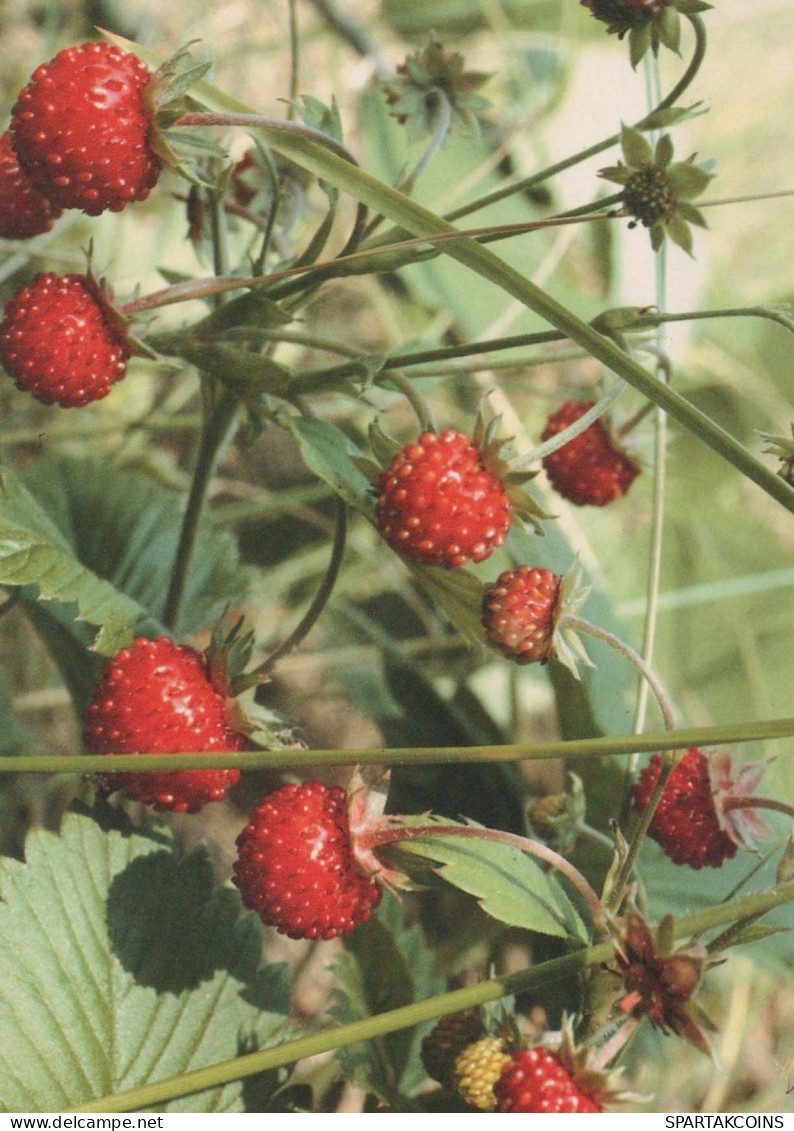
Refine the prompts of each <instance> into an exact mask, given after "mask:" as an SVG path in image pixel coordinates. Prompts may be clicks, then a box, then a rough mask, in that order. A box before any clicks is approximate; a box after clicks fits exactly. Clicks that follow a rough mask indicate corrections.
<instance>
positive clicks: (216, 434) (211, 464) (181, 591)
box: [163, 377, 239, 631]
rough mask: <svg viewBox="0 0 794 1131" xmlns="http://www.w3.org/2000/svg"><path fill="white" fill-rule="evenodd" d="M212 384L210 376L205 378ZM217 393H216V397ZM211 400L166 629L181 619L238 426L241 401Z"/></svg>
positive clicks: (224, 395)
mask: <svg viewBox="0 0 794 1131" xmlns="http://www.w3.org/2000/svg"><path fill="white" fill-rule="evenodd" d="M203 380H204V381H207V382H209V380H210V379H209V378H208V377H204V378H203ZM213 394H215V395H214V396H213ZM208 400H210V401H211V402H212V403H211V404H210V405H208V406H206V407H205V418H204V426H203V429H202V434H201V442H200V444H199V450H198V455H197V458H196V466H195V469H194V471H193V480H192V482H191V485H190V493H189V494H188V500H187V506H186V508H185V514H184V517H183V519H182V529H181V532H180V536H179V545H178V547H177V553H176V558H175V560H174V568H173V570H172V573H171V583H170V586H169V589H168V596H167V598H166V603H165V610H164V612H163V623H164V624H165V626H166V628H168V629H170V630H171V631H173V630H174V629H175V628H176V625H177V621H178V619H179V611H180V608H181V606H182V600H183V598H184V595H185V588H186V586H187V580H188V574H189V570H190V562H191V559H192V557H193V550H194V548H195V545H196V538H197V537H198V531H199V524H200V521H201V515H202V513H203V511H204V505H205V502H206V499H207V492H208V490H209V485H210V482H211V480H212V475H213V472H214V470H215V465H216V463H217V460H218V456H219V455H220V452H221V449H222V447H223V445H224V443H225V442H226V441H227V440H228V438H229V436H230V434H231V431H232V428H233V426H234V421H235V417H236V415H237V409H238V407H239V402H238V400H237V398H236V397H235V396H234V394H233V393H230V392H228V391H227V390H221V391H220V393H218V392H217V390H216V389H214V388H213V389H211V390H210V393H209V394H208Z"/></svg>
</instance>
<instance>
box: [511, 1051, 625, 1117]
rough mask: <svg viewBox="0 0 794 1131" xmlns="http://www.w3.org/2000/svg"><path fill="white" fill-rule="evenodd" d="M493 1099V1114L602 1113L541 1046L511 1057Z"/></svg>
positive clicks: (593, 1101)
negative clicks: (495, 1112)
mask: <svg viewBox="0 0 794 1131" xmlns="http://www.w3.org/2000/svg"><path fill="white" fill-rule="evenodd" d="M494 1096H495V1099H496V1111H497V1112H515V1113H518V1112H523V1113H534V1114H543V1115H559V1114H562V1113H563V1112H578V1113H585V1112H589V1113H594V1112H599V1111H601V1112H602V1111H603V1110H604V1109H603V1107H602V1106H601V1105H600V1104H598V1103H596V1102H595V1100H594V1099H593V1098H592V1097H591V1096H590V1095H588V1094H587V1092H585V1091H583V1090H582V1089H581V1088H580V1087H579V1085H578V1084H577V1082H576V1080H575V1079H574V1077H573V1076H572V1075H571V1073H570V1072H569V1071H568V1069H567V1068H566V1066H565V1065H564V1064H563V1062H562V1060H561V1059H560V1057H559V1056H557V1055H556V1054H555V1053H553V1052H551V1051H550V1050H549V1049H547V1048H544V1047H543V1046H542V1045H537V1046H536V1047H535V1048H531V1049H521V1050H520V1051H519V1052H517V1053H515V1054H514V1055H513V1057H512V1058H511V1059H510V1060H509V1061H508V1063H507V1064H506V1065H505V1067H504V1068H503V1070H502V1074H501V1076H500V1077H499V1079H498V1080H497V1082H496V1083H495V1085H494Z"/></svg>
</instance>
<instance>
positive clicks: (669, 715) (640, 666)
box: [560, 614, 675, 731]
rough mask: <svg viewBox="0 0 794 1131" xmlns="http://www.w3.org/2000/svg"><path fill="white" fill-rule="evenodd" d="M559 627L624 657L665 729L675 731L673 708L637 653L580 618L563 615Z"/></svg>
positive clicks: (663, 690) (602, 629)
mask: <svg viewBox="0 0 794 1131" xmlns="http://www.w3.org/2000/svg"><path fill="white" fill-rule="evenodd" d="M560 625H561V626H562V627H563V628H565V627H566V626H568V627H570V628H572V629H573V630H574V632H585V633H587V635H588V636H592V637H594V638H595V639H596V640H600V641H601V642H602V643H603V644H606V645H608V646H609V647H610V648H614V649H615V651H616V652H620V654H621V656H625V657H626V659H627V660H628V661H629V663H631V664H633V665H634V667H635V668H636V669H637V671H638V672H639V673H640V675H641V676H642V678H643V679H644V680H645V681H646V682H647V684H648V686H649V687H650V689H651V691H653V693H654V695H655V696H656V701H657V703H658V704H659V710H660V711H661V712H662V718H663V719H664V725H665V727H666V729H667V730H668V731H672V730H674V729H675V719H674V716H673V707H672V704H671V703H670V699H669V697H668V694H667V691H666V690H665V687H664V684H663V683H662V681H661V680H660V679H659V677H658V676H657V674H656V672H655V671H654V670H653V668H651V667H650V666H649V665H648V664H647V663H646V662H645V660H644V659H643V658H642V656H640V654H639V653H638V652H635V650H634V649H633V648H631V647H630V646H629V645H628V644H626V643H625V642H624V641H623V640H621V639H620V638H619V637H617V636H615V635H614V633H612V632H607V630H606V629H605V628H599V626H598V625H595V624H591V623H590V621H587V620H583V619H582V618H581V617H572V616H567V615H566V614H563V616H562V618H561V620H560Z"/></svg>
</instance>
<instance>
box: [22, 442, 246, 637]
mask: <svg viewBox="0 0 794 1131" xmlns="http://www.w3.org/2000/svg"><path fill="white" fill-rule="evenodd" d="M20 478H21V479H22V481H23V483H24V485H25V487H26V488H27V489H28V491H29V492H30V493H31V495H33V496H35V500H36V503H37V505H38V506H39V507H40V508H41V510H43V511H44V512H46V518H47V521H48V522H50V523H51V524H54V525H55V526H56V527H57V530H58V533H59V534H60V536H61V538H62V539H64V540H65V542H66V545H67V546H68V548H69V552H70V554H72V555H73V556H74V558H76V561H77V564H78V565H79V566H82V567H85V568H86V569H88V570H90V571H92V573H94V574H96V575H98V577H100V578H103V579H104V581H106V582H110V584H111V585H112V586H113V587H114V588H113V589H112V590H110V592H111V593H115V594H116V598H115V599H116V600H117V601H119V602H120V603H122V604H124V603H126V604H125V607H129V616H130V618H131V620H132V623H134V621H135V620H136V619H138V618H139V617H140V618H147V620H148V623H147V629H152V630H154V631H159V630H160V629H161V627H162V626H161V620H160V618H161V617H162V613H163V605H164V601H165V594H166V592H167V590H168V582H169V579H170V575H171V568H172V565H173V562H174V558H175V556H176V549H177V543H178V539H179V531H180V526H181V515H180V506H179V500H178V496H177V495H176V493H175V492H174V491H171V490H170V489H168V488H166V487H162V486H161V485H160V484H158V483H155V482H153V481H152V479H151V478H150V477H149V476H147V475H143V474H140V473H136V472H131V471H122V470H119V469H114V468H109V467H107V466H106V464H104V463H102V464H100V463H98V462H96V461H94V460H86V459H72V458H69V457H66V456H60V457H47V458H44V459H39V460H37V461H36V463H35V464H34V465H33V466H32V467H31V468H29V469H28V470H27V471H25V472H24V473H22V474H21V475H20ZM0 514H2V508H1V507H0ZM32 580H36V578H33V579H32ZM247 581H248V574H247V572H246V571H245V570H242V569H241V568H240V564H239V559H238V555H237V548H236V546H235V544H234V541H233V539H232V538H231V536H230V535H228V534H226V533H221V532H218V531H215V530H213V528H212V526H211V525H210V523H208V522H207V523H205V524H203V525H202V527H201V529H200V531H199V538H198V543H197V546H196V552H195V554H194V557H193V567H192V569H191V573H190V578H189V580H188V586H187V591H186V593H185V598H184V601H183V604H182V609H181V612H180V616H179V620H178V622H177V625H176V628H175V633H176V635H177V636H180V637H185V636H189V635H190V634H192V633H194V632H197V631H199V630H200V629H202V628H204V627H206V626H207V625H208V624H210V623H211V622H213V621H215V620H217V619H218V618H219V617H220V616H221V615H222V613H223V611H224V610H225V609H226V607H227V606H228V605H229V603H230V602H233V601H235V600H239V599H240V598H241V597H242V596H243V594H244V593H245V591H246V588H247ZM53 596H57V597H59V598H61V599H70V598H68V597H62V596H61V594H60V593H55V594H53ZM130 599H131V600H130ZM132 602H135V604H134V605H133V604H132ZM81 613H82V615H83V617H84V618H85V619H86V620H90V621H91V623H92V624H93V623H101V622H95V621H93V620H91V617H90V616H88V615H87V613H86V612H85V611H84V610H83V609H81ZM133 613H134V614H135V615H134V616H133ZM138 627H139V628H140V627H141V626H138ZM119 635H120V634H119ZM117 639H118V637H117ZM128 642H129V641H128V639H123V640H122V642H121V644H118V647H123V646H124V645H125V644H127V643H128ZM112 643H113V645H115V643H116V641H115V640H114V641H113V642H112ZM95 647H96V648H97V650H99V651H102V652H103V653H106V654H112V653H113V652H115V651H116V650H117V647H116V646H110V645H109V644H108V645H105V643H104V640H100V641H98V642H97V644H96V645H95Z"/></svg>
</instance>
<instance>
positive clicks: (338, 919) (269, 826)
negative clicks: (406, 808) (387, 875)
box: [233, 781, 381, 939]
mask: <svg viewBox="0 0 794 1131" xmlns="http://www.w3.org/2000/svg"><path fill="white" fill-rule="evenodd" d="M237 847H238V857H237V860H236V861H235V864H234V876H233V882H234V883H235V884H236V885H237V887H238V888H239V889H240V893H241V895H242V899H243V903H244V904H245V906H246V907H248V908H249V909H250V910H252V911H256V912H257V914H258V915H259V917H260V918H261V919H262V922H263V923H265V924H266V925H269V926H272V927H276V928H277V930H279V931H280V932H281V933H282V934H285V935H288V936H289V937H290V938H294V939H332V938H335V937H336V936H338V935H346V934H348V933H349V932H350V931H352V930H353V928H354V927H357V926H358V925H359V924H360V923H364V922H365V921H366V920H367V919H369V917H370V915H371V914H372V911H373V910H374V908H376V907H377V906H378V904H379V903H380V899H381V888H380V886H379V885H378V884H377V883H376V882H375V881H374V880H372V879H370V877H369V876H367V875H365V873H364V872H363V871H362V869H361V868H360V867H359V865H358V862H357V861H356V858H355V855H354V852H353V844H352V838H351V834H350V819H349V816H348V808H347V797H346V795H345V791H344V790H343V789H340V788H339V787H338V786H330V787H329V786H325V785H322V784H321V783H320V782H314V781H309V782H304V783H303V784H302V785H286V786H284V787H283V789H279V790H277V791H276V792H275V793H271V794H269V795H268V796H267V797H265V799H264V800H263V801H262V803H261V804H260V805H259V806H258V807H257V808H256V809H254V811H253V812H252V813H251V818H250V821H249V824H248V825H247V826H246V827H245V828H244V829H243V831H242V832H241V833H240V836H239V837H238V838H237Z"/></svg>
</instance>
